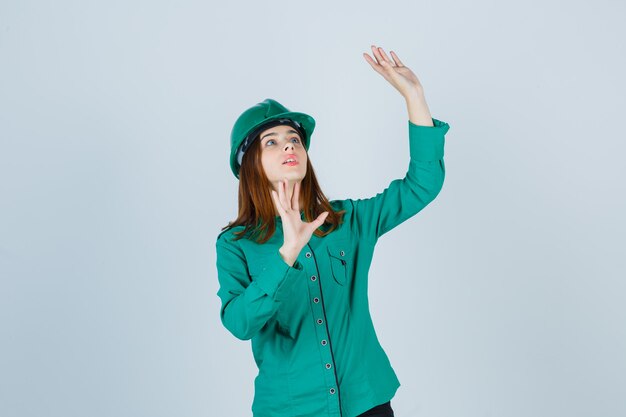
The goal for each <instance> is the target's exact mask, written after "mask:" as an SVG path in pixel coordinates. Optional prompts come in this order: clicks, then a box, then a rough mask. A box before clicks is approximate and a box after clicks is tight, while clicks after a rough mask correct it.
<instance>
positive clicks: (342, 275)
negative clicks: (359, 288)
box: [328, 242, 349, 285]
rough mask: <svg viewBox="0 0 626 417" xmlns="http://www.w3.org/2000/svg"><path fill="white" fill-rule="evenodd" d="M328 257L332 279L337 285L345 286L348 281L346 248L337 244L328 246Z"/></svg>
mask: <svg viewBox="0 0 626 417" xmlns="http://www.w3.org/2000/svg"><path fill="white" fill-rule="evenodd" d="M328 255H329V257H330V269H331V271H332V274H333V278H334V279H335V281H336V282H337V283H338V284H339V285H345V284H346V282H347V281H348V266H347V264H348V261H349V256H348V255H349V254H348V246H347V244H341V243H337V242H333V243H329V244H328Z"/></svg>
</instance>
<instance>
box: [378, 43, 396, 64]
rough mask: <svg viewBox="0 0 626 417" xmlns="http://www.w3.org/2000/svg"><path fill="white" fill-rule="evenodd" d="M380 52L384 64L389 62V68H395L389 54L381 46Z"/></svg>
mask: <svg viewBox="0 0 626 417" xmlns="http://www.w3.org/2000/svg"><path fill="white" fill-rule="evenodd" d="M378 52H380V56H381V57H382V59H383V61H384V62H387V63H388V64H389V66H394V63H393V62H392V61H391V60H390V59H389V57H388V56H387V54H386V53H385V51H384V49H383V48H382V47H380V46H379V47H378ZM381 63H382V62H381Z"/></svg>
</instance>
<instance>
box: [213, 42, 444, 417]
mask: <svg viewBox="0 0 626 417" xmlns="http://www.w3.org/2000/svg"><path fill="white" fill-rule="evenodd" d="M372 53H373V55H374V58H372V57H370V56H369V55H368V54H366V53H364V54H363V55H364V58H365V60H366V61H367V62H368V63H369V64H370V65H371V66H372V68H373V69H374V70H375V71H376V72H378V73H379V74H381V75H382V76H383V77H384V78H385V79H386V80H387V81H388V82H389V83H390V84H391V85H392V86H393V87H394V88H396V89H397V90H398V91H399V92H400V94H402V96H403V97H404V99H405V100H406V104H407V108H408V113H409V120H408V130H409V157H410V161H409V167H408V171H407V173H406V176H405V177H404V178H403V179H396V180H393V181H391V183H390V185H389V186H388V187H387V188H386V189H385V190H384V191H382V192H381V193H378V194H377V195H376V196H374V197H371V198H368V199H345V200H333V201H328V199H327V198H326V197H325V196H324V193H322V191H321V189H320V187H319V184H318V182H317V179H316V177H315V173H314V171H313V166H312V164H311V161H310V159H309V157H308V154H307V151H308V149H309V143H310V140H311V134H312V133H313V129H314V127H315V121H314V119H313V118H312V117H311V116H309V115H307V114H304V113H298V112H291V111H289V110H287V109H286V108H285V107H284V106H282V105H281V104H280V103H278V102H277V101H275V100H272V99H267V100H265V101H263V102H261V103H258V104H257V105H255V106H253V107H251V108H249V109H248V110H246V111H245V112H244V113H243V114H242V115H241V116H240V117H239V118H238V119H237V121H236V122H235V125H234V127H233V130H232V134H231V145H232V148H231V159H230V161H231V169H232V171H233V173H234V174H235V176H236V177H237V178H238V179H239V215H238V217H237V219H236V220H235V221H233V222H230V223H229V224H228V226H225V227H224V228H223V230H222V232H221V233H220V234H219V236H218V238H217V242H216V250H217V262H216V264H217V272H218V279H219V284H220V288H219V291H218V292H217V295H218V296H219V297H220V299H221V301H222V307H221V310H220V316H221V320H222V323H223V324H224V326H225V327H226V328H227V329H228V330H229V331H230V332H231V333H232V334H233V335H234V336H235V337H237V338H239V339H241V340H251V345H252V353H253V355H254V360H255V362H256V365H257V366H258V370H259V373H258V375H257V377H256V378H255V380H254V388H255V394H254V401H253V404H252V412H253V416H254V417H296V416H298V417H331V416H332V417H356V416H371V417H374V416H377V417H390V416H393V410H392V408H391V399H392V398H393V396H394V395H395V393H396V390H397V389H398V387H399V386H400V382H399V381H398V378H397V377H396V374H395V372H394V370H393V368H392V366H391V364H390V362H389V359H388V357H387V355H386V354H385V352H384V351H383V348H382V347H381V345H380V343H379V341H378V339H377V337H376V333H375V331H374V327H373V324H372V319H371V317H370V312H369V308H368V298H367V282H368V270H369V267H370V263H371V260H372V256H373V252H374V246H375V244H376V242H377V240H378V238H379V237H380V236H382V235H383V234H384V233H386V232H388V231H389V230H391V229H392V228H394V227H395V226H397V225H399V224H400V223H402V222H404V221H405V220H407V219H409V218H410V217H412V216H413V215H415V214H416V213H418V212H419V211H420V210H422V209H423V208H424V207H425V206H426V205H427V204H429V203H430V202H431V201H432V200H433V199H434V198H435V197H436V196H437V194H438V193H439V191H440V190H441V187H442V185H443V181H444V175H445V167H444V163H443V148H444V135H445V133H446V132H447V131H448V129H449V125H448V124H447V123H445V122H442V121H440V120H437V119H434V118H432V117H431V115H430V112H429V110H428V106H427V105H426V100H425V98H424V91H423V88H422V85H421V84H420V82H419V80H418V79H417V77H416V76H415V75H414V74H413V72H412V71H411V70H410V69H409V68H408V67H406V66H404V65H403V64H402V62H401V61H400V59H399V58H398V56H397V55H396V54H395V53H394V52H391V55H392V57H393V60H392V59H390V58H389V57H388V56H387V54H386V53H385V52H384V51H383V50H382V48H378V47H375V46H372ZM380 140H381V141H385V140H387V138H381V139H380ZM364 146H365V144H364ZM341 151H342V152H345V155H346V158H350V157H352V156H353V155H354V154H353V152H350V151H349V150H347V149H342V150H341ZM389 157H395V158H397V159H398V160H399V161H400V160H401V159H403V158H404V157H398V156H397V155H389ZM406 278H407V277H392V276H390V277H386V279H388V281H389V284H390V285H397V286H398V287H399V288H400V287H401V286H402V285H403V282H402V281H403V280H405V279H406Z"/></svg>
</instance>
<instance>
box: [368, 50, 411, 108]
mask: <svg viewBox="0 0 626 417" xmlns="http://www.w3.org/2000/svg"><path fill="white" fill-rule="evenodd" d="M372 53H373V55H374V58H375V59H372V57H370V56H369V55H368V54H367V53H365V52H363V56H364V57H365V60H366V61H367V62H368V63H369V64H370V65H371V66H372V68H374V71H376V72H377V73H379V74H380V75H382V76H383V77H384V78H385V80H387V81H389V83H391V85H393V86H394V88H395V89H396V90H398V91H399V92H400V94H402V96H404V97H405V98H407V97H411V96H412V95H414V94H415V93H416V92H417V93H423V87H422V84H421V83H420V81H419V80H418V79H417V77H416V76H415V74H413V71H411V70H410V69H409V68H408V67H406V66H405V65H404V64H403V63H402V61H400V58H398V55H396V53H395V52H394V51H391V56H392V57H393V61H392V60H391V59H389V58H388V57H387V54H386V53H385V51H383V48H381V47H377V46H375V45H372Z"/></svg>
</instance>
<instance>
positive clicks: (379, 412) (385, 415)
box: [357, 401, 393, 417]
mask: <svg viewBox="0 0 626 417" xmlns="http://www.w3.org/2000/svg"><path fill="white" fill-rule="evenodd" d="M366 416H367V417H393V410H392V408H391V401H387V402H386V403H384V404H381V405H377V406H376V407H374V408H370V409H369V410H367V411H366V412H364V413H363V414H359V415H358V416H357V417H366Z"/></svg>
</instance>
